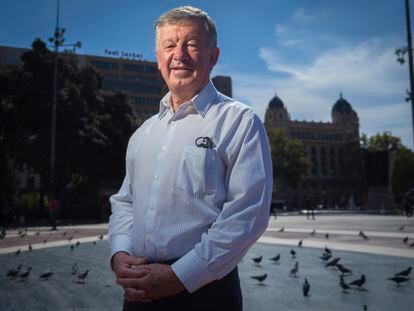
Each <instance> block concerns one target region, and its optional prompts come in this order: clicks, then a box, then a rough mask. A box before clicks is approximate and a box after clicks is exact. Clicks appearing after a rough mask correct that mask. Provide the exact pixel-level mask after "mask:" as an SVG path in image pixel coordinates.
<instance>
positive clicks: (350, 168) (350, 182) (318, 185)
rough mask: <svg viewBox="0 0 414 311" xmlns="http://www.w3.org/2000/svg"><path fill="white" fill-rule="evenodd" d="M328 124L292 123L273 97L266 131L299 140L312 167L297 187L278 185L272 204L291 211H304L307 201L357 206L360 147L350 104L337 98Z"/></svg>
mask: <svg viewBox="0 0 414 311" xmlns="http://www.w3.org/2000/svg"><path fill="white" fill-rule="evenodd" d="M331 117H332V121H331V122H313V121H311V122H309V121H296V120H291V119H290V116H289V113H288V111H287V108H286V106H285V105H284V103H283V101H282V100H281V99H280V98H279V97H278V96H277V95H275V96H274V98H272V100H271V101H270V102H269V105H268V108H267V111H266V114H265V127H266V129H268V130H269V129H272V128H281V129H284V130H285V131H286V133H287V134H288V136H289V138H290V139H298V140H300V141H301V142H302V144H303V146H304V151H305V154H306V156H307V158H308V159H309V161H310V162H311V167H310V169H309V171H308V172H307V173H306V174H305V176H304V177H303V178H302V179H301V181H300V182H299V184H298V185H297V187H291V186H289V185H287V184H286V183H284V182H283V181H282V182H281V187H282V188H281V192H280V193H277V194H274V200H284V201H286V204H287V206H288V207H290V208H298V209H301V208H304V207H305V200H306V198H307V197H310V198H311V200H312V202H313V204H314V205H319V207H321V208H322V207H323V208H334V207H354V206H356V205H359V204H360V202H361V199H362V196H363V194H362V193H361V183H362V166H361V156H360V147H359V119H358V115H357V113H356V112H355V111H354V110H353V108H352V106H351V104H350V103H349V102H348V101H347V100H346V99H345V98H343V97H342V94H341V95H340V98H339V99H338V100H337V101H336V102H335V104H334V105H333V107H332V111H331Z"/></svg>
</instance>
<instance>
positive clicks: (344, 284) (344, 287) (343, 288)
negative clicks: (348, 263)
mask: <svg viewBox="0 0 414 311" xmlns="http://www.w3.org/2000/svg"><path fill="white" fill-rule="evenodd" d="M339 285H340V286H341V287H342V291H343V292H344V293H346V292H347V291H346V290H347V289H349V288H350V287H349V285H348V284H346V283H345V281H344V275H343V274H341V276H340V280H339Z"/></svg>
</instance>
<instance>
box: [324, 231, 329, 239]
mask: <svg viewBox="0 0 414 311" xmlns="http://www.w3.org/2000/svg"><path fill="white" fill-rule="evenodd" d="M325 239H327V240H329V233H328V232H326V233H325Z"/></svg>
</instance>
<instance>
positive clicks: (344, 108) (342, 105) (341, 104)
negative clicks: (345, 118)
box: [332, 93, 353, 113]
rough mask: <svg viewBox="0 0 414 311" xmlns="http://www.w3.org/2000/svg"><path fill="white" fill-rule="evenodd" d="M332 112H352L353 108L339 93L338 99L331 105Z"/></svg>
mask: <svg viewBox="0 0 414 311" xmlns="http://www.w3.org/2000/svg"><path fill="white" fill-rule="evenodd" d="M332 112H339V113H352V112H353V109H352V106H351V104H350V103H349V102H348V101H347V100H346V99H345V98H343V97H342V93H341V94H340V95H339V99H338V100H337V101H336V103H335V104H334V105H333V107H332Z"/></svg>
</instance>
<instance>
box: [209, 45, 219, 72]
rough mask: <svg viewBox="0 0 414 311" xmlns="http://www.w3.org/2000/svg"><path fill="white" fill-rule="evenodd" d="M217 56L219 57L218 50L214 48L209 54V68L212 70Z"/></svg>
mask: <svg viewBox="0 0 414 311" xmlns="http://www.w3.org/2000/svg"><path fill="white" fill-rule="evenodd" d="M219 55H220V49H219V48H218V47H215V48H214V49H213V50H212V51H211V52H210V68H213V67H214V66H215V65H216V64H217V61H218V58H219Z"/></svg>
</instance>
